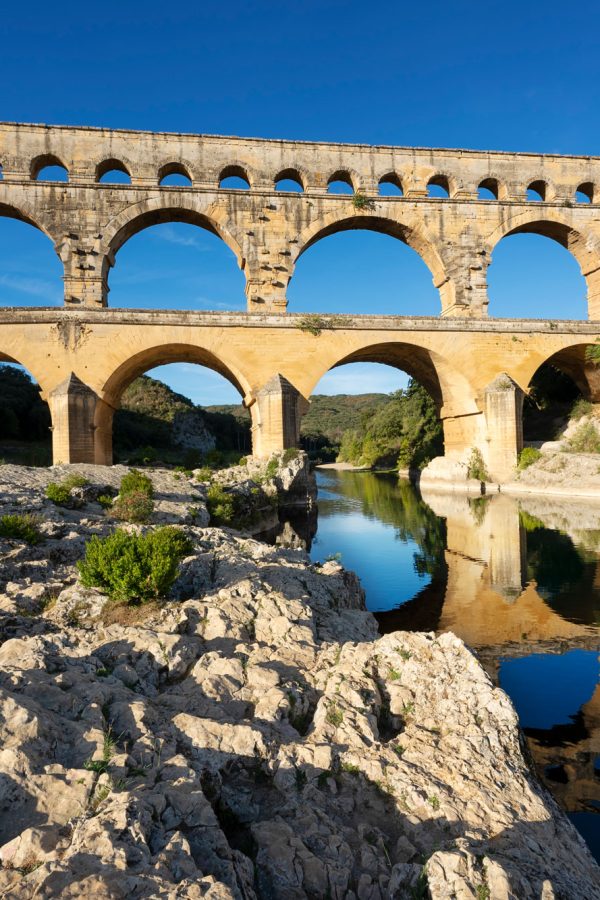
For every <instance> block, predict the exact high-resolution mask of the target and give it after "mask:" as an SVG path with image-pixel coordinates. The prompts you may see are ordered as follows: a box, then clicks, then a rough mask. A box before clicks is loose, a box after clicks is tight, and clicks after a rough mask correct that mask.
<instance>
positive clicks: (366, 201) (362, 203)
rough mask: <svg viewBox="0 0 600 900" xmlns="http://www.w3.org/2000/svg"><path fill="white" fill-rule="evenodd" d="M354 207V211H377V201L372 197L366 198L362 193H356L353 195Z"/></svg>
mask: <svg viewBox="0 0 600 900" xmlns="http://www.w3.org/2000/svg"><path fill="white" fill-rule="evenodd" d="M352 206H353V207H354V209H358V210H362V209H375V201H374V200H372V199H371V198H370V197H365V195H364V194H363V193H362V192H361V191H356V193H355V194H353V195H352Z"/></svg>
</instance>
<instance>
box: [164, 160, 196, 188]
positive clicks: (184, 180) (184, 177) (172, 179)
mask: <svg viewBox="0 0 600 900" xmlns="http://www.w3.org/2000/svg"><path fill="white" fill-rule="evenodd" d="M158 183H159V185H160V187H192V178H191V175H190V173H189V171H188V169H187V168H186V167H185V166H184V165H183V164H182V163H177V162H172V163H167V164H166V165H164V166H161V168H160V169H159V170H158Z"/></svg>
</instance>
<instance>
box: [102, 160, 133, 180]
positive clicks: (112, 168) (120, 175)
mask: <svg viewBox="0 0 600 900" xmlns="http://www.w3.org/2000/svg"><path fill="white" fill-rule="evenodd" d="M96 182H98V183H104V184H131V174H130V172H129V169H128V168H127V166H126V165H125V163H123V162H121V160H120V159H105V160H103V161H102V162H101V163H98V165H97V166H96Z"/></svg>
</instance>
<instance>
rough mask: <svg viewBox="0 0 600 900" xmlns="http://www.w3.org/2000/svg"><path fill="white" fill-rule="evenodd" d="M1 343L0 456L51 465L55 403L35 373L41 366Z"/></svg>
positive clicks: (29, 463) (25, 463)
mask: <svg viewBox="0 0 600 900" xmlns="http://www.w3.org/2000/svg"><path fill="white" fill-rule="evenodd" d="M6 350H7V348H5V347H0V444H1V446H0V456H2V458H3V459H6V460H7V461H8V462H15V463H17V464H20V465H32V466H39V465H42V466H44V465H49V464H50V463H51V460H52V457H51V453H52V451H51V445H52V438H51V434H52V407H51V404H49V403H48V393H47V392H44V390H43V386H42V384H41V383H40V379H39V378H38V377H37V375H36V370H37V369H38V366H36V365H33V366H30V365H28V364H27V363H29V362H30V361H29V360H28V359H26V358H25V357H23V356H22V355H21V353H16V354H15V352H14V350H11V352H10V353H7V352H6Z"/></svg>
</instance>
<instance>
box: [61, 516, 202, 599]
mask: <svg viewBox="0 0 600 900" xmlns="http://www.w3.org/2000/svg"><path fill="white" fill-rule="evenodd" d="M192 549H193V547H192V544H191V542H190V541H189V539H188V538H187V537H186V536H185V534H183V532H182V531H179V530H178V529H177V528H173V527H172V526H166V527H164V528H158V529H157V530H156V531H149V532H147V533H146V534H129V533H128V532H126V531H123V530H122V529H117V530H116V531H113V533H112V534H109V535H108V537H105V538H100V537H98V536H96V535H95V536H94V537H92V539H91V540H90V541H88V543H87V545H86V548H85V557H84V559H83V560H80V562H79V563H78V567H79V572H80V576H81V583H82V584H83V585H84V586H85V587H95V588H99V589H100V590H101V591H104V592H105V593H106V594H108V596H109V597H110V598H111V600H116V601H120V602H128V603H146V602H148V601H150V600H156V599H158V598H161V597H166V596H167V594H168V592H169V590H170V589H171V587H172V585H173V583H174V581H175V579H176V578H177V572H178V568H179V563H180V562H181V560H182V559H183V558H184V556H186V555H187V554H189V553H190V552H191V551H192Z"/></svg>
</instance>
